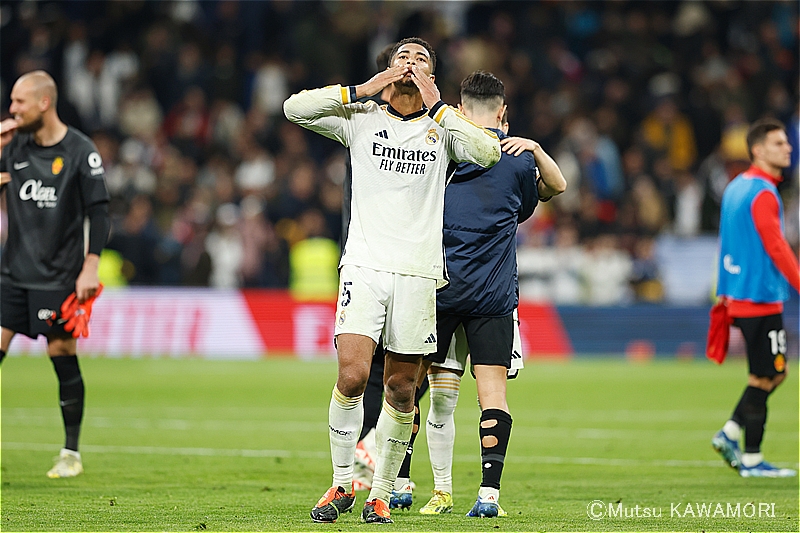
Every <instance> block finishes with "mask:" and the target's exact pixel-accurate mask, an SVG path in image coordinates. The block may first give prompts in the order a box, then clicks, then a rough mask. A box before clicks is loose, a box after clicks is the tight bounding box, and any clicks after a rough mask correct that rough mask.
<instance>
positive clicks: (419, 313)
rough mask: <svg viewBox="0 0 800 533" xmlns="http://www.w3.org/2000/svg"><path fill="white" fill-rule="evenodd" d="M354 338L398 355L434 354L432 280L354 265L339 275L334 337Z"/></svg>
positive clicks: (434, 319) (433, 288)
mask: <svg viewBox="0 0 800 533" xmlns="http://www.w3.org/2000/svg"><path fill="white" fill-rule="evenodd" d="M341 333H356V334H359V335H366V336H367V337H370V338H371V339H372V340H374V341H375V342H378V340H379V339H380V337H381V335H382V336H383V345H384V347H385V348H386V350H388V351H390V352H394V353H398V354H420V355H424V354H428V353H432V352H435V351H436V280H435V279H432V278H422V277H419V276H407V275H405V274H396V273H393V272H382V271H378V270H372V269H371V268H366V267H360V266H355V265H342V268H341V269H340V270H339V299H338V300H337V302H336V325H335V326H334V331H333V334H334V335H339V334H341Z"/></svg>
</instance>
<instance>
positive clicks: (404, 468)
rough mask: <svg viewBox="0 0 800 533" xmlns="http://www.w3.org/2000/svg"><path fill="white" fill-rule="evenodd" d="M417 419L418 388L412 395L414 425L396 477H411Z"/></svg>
mask: <svg viewBox="0 0 800 533" xmlns="http://www.w3.org/2000/svg"><path fill="white" fill-rule="evenodd" d="M419 421H420V418H419V389H417V394H416V395H415V397H414V425H413V426H412V427H413V429H412V430H411V438H410V439H409V440H408V448H406V456H405V457H403V464H401V465H400V472H399V473H398V474H397V477H402V478H410V477H411V455H412V454H413V453H414V441H415V440H417V434H418V433H419Z"/></svg>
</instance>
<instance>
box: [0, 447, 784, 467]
mask: <svg viewBox="0 0 800 533" xmlns="http://www.w3.org/2000/svg"><path fill="white" fill-rule="evenodd" d="M59 446H60V445H58V444H43V443H33V442H4V443H2V447H3V449H4V450H24V451H37V452H49V451H54V450H58V449H59ZM81 450H82V451H86V452H89V453H111V454H120V453H127V454H134V455H182V456H198V457H253V458H265V457H283V458H292V457H298V458H308V459H328V458H329V457H330V455H329V453H328V452H327V451H325V452H310V451H290V450H248V449H232V448H185V447H183V448H172V447H166V446H104V445H97V444H83V445H81ZM453 461H454V462H458V463H474V462H477V461H478V456H477V455H475V456H472V455H455V456H453ZM506 462H508V463H512V464H513V463H528V464H537V463H539V464H564V465H567V464H569V465H594V466H616V467H631V466H656V467H670V468H695V467H712V468H718V467H724V466H725V465H724V464H723V462H722V461H720V460H715V461H711V460H707V461H701V460H683V459H666V460H664V459H615V458H608V457H554V456H535V455H527V456H518V455H512V456H510V457H508V458H507V459H506ZM775 464H778V465H780V466H790V467H794V468H797V464H793V463H775Z"/></svg>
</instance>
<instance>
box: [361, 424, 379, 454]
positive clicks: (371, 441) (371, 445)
mask: <svg viewBox="0 0 800 533" xmlns="http://www.w3.org/2000/svg"><path fill="white" fill-rule="evenodd" d="M361 440H362V441H363V442H364V449H366V450H367V451H368V452H369V454H370V455H371V456H372V457H373V458H374V457H375V454H376V453H377V452H376V451H375V428H372V429H370V430H369V431H368V432H367V434H366V435H364V438H363V439H361Z"/></svg>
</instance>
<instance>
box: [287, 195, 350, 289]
mask: <svg viewBox="0 0 800 533" xmlns="http://www.w3.org/2000/svg"><path fill="white" fill-rule="evenodd" d="M298 226H299V231H300V232H301V233H302V234H303V235H304V237H303V238H302V239H300V240H299V241H298V242H296V243H295V244H294V245H293V246H292V248H291V250H290V251H289V266H290V269H291V271H290V277H289V291H290V292H291V293H292V296H294V297H295V298H297V299H298V300H330V299H331V298H335V297H336V293H337V292H338V290H339V272H338V267H339V255H340V253H339V245H338V244H336V241H333V240H332V239H330V238H329V237H328V236H326V235H325V233H326V231H325V217H323V215H322V213H321V212H320V211H319V210H318V209H315V208H311V209H307V210H305V211H303V213H302V214H301V215H300V218H299V221H298Z"/></svg>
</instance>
